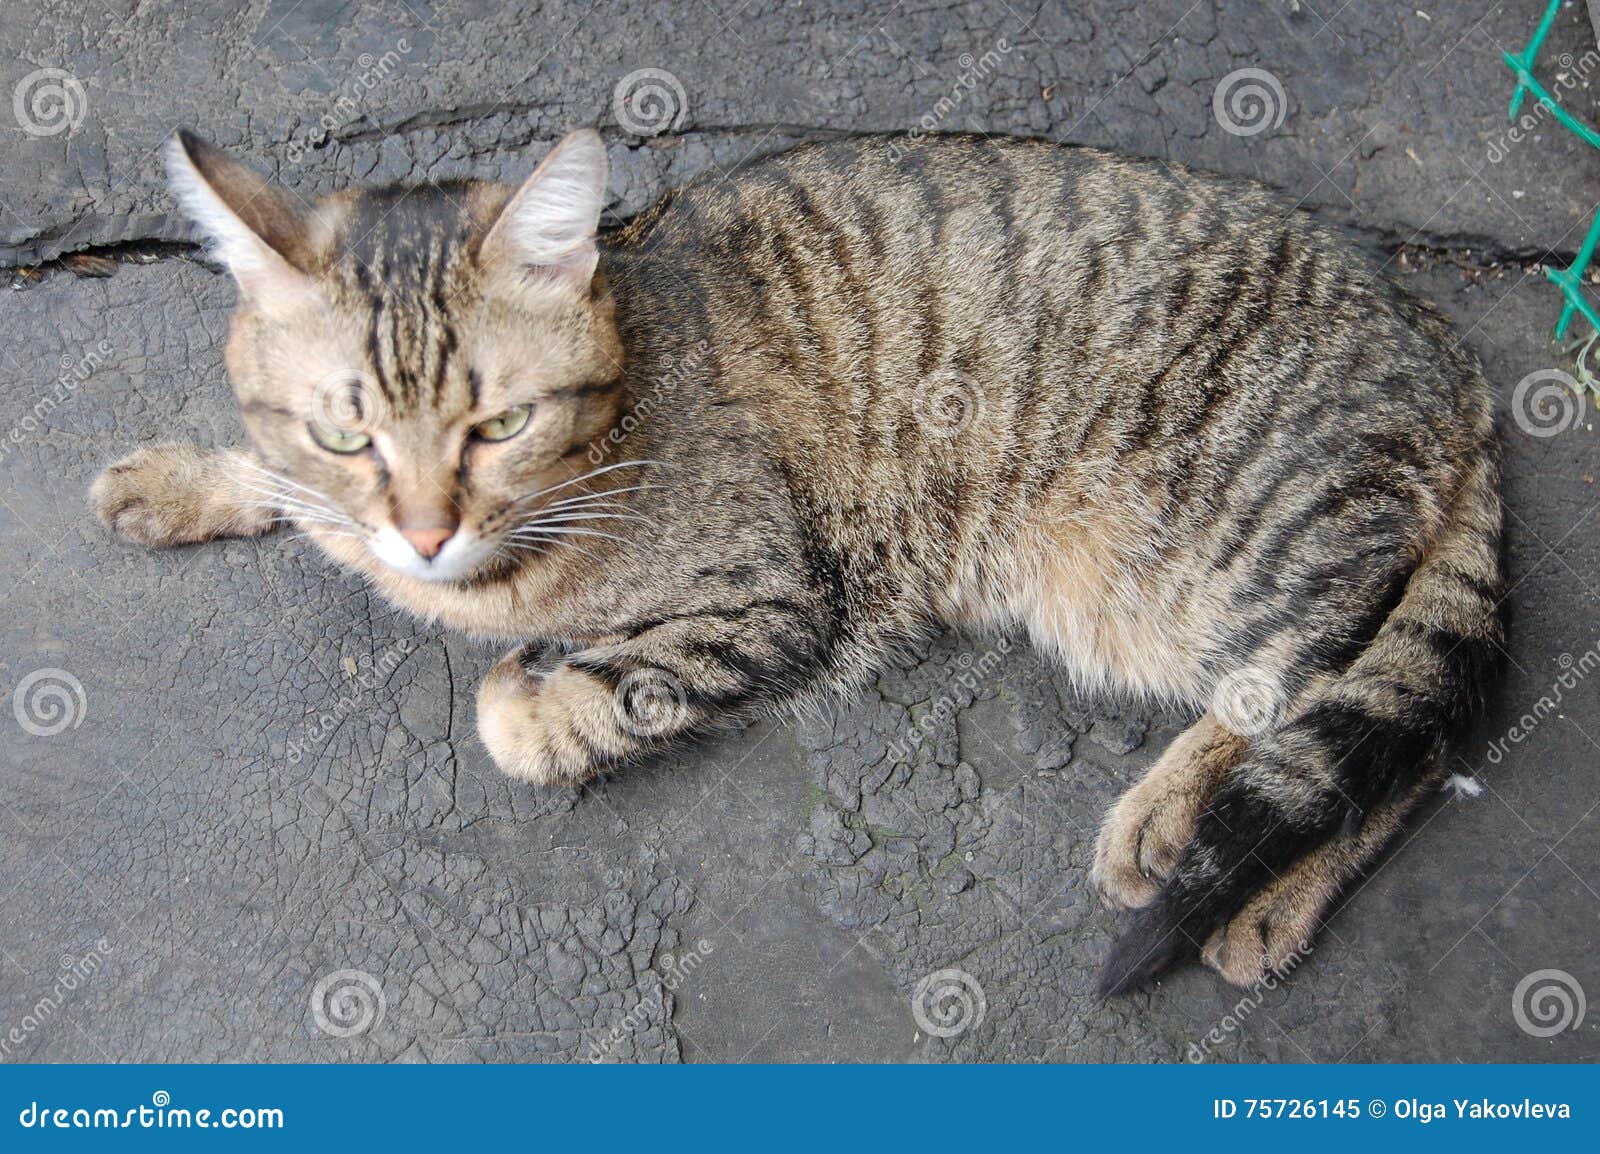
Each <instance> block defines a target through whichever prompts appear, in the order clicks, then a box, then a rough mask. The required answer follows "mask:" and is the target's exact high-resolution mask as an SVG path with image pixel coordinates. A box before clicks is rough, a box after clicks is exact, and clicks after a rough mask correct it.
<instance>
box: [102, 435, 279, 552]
mask: <svg viewBox="0 0 1600 1154" xmlns="http://www.w3.org/2000/svg"><path fill="white" fill-rule="evenodd" d="M276 488H277V487H276V486H275V485H272V484H270V483H269V482H268V478H267V474H265V473H264V472H263V470H262V468H261V466H260V465H259V464H258V463H257V462H256V460H255V457H254V456H253V455H252V454H250V453H249V452H247V451H245V450H243V449H200V448H197V447H195V446H193V445H170V444H169V445H153V446H151V447H150V448H148V449H140V450H139V451H138V452H136V453H130V454H129V455H128V456H126V457H124V458H122V460H120V461H118V462H117V463H116V464H114V465H112V466H110V467H109V468H107V469H106V470H105V471H103V472H102V473H101V474H100V475H99V476H98V477H96V478H95V480H94V484H93V485H92V486H90V488H89V504H90V506H91V507H92V508H93V509H94V512H95V515H96V516H97V517H99V518H100V520H101V521H103V522H105V524H106V525H107V526H109V527H110V528H111V529H113V530H115V531H116V532H117V533H120V534H121V535H122V536H124V537H127V538H128V539H129V540H131V541H137V542H138V543H139V544H141V545H148V546H150V547H151V548H156V549H161V548H166V547H167V546H170V545H188V544H192V543H193V542H196V541H210V540H212V539H213V538H216V537H254V536H256V535H257V534H260V533H265V532H266V531H267V530H268V529H270V528H272V527H273V525H274V524H275V523H276V522H277V521H278V520H280V519H281V517H282V515H283V513H282V510H281V509H279V508H278V507H277V503H276V502H275V501H274V500H273V499H272V494H273V492H275V491H276Z"/></svg>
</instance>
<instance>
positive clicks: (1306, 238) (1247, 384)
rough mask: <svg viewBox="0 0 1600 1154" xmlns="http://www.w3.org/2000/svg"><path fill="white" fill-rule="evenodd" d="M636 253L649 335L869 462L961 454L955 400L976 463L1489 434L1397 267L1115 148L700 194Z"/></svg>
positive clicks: (837, 167)
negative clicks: (1281, 441) (1308, 430)
mask: <svg viewBox="0 0 1600 1154" xmlns="http://www.w3.org/2000/svg"><path fill="white" fill-rule="evenodd" d="M611 251H612V253H613V256H614V258H615V260H616V264H617V268H618V271H619V273H620V275H621V280H622V282H623V283H622V287H623V289H624V291H623V292H621V293H619V300H621V301H622V303H623V314H622V317H621V320H622V322H623V326H624V332H625V335H632V336H634V337H637V338H639V339H640V340H642V341H645V342H647V343H648V342H649V341H651V340H659V339H660V338H661V336H662V334H664V333H666V334H670V339H671V340H672V341H674V342H682V343H687V342H693V341H697V340H704V341H707V342H708V343H709V346H710V347H711V348H712V349H713V350H714V355H715V358H716V361H717V367H718V369H719V372H720V375H721V377H722V379H723V380H724V381H725V382H731V384H729V385H728V387H730V388H732V389H734V390H735V391H737V390H739V389H741V388H745V389H751V390H758V391H762V390H764V391H765V394H766V396H765V399H767V400H771V401H775V403H778V404H780V405H781V404H788V405H790V407H791V408H792V409H793V411H795V412H797V413H798V412H805V413H819V412H820V413H821V414H822V415H823V416H824V417H826V418H827V420H826V421H822V422H816V423H814V425H812V426H803V427H802V428H801V429H800V431H799V432H798V433H797V434H796V435H797V436H803V435H804V430H805V427H812V428H814V429H815V430H826V433H825V434H824V432H821V431H818V432H817V433H816V437H817V438H821V437H822V436H824V435H827V436H832V435H834V434H836V433H838V432H840V431H842V430H848V431H851V432H853V433H854V434H855V438H854V439H855V441H856V442H857V444H858V446H859V447H861V448H863V449H865V448H870V447H879V448H883V447H891V448H895V449H896V450H897V451H899V452H901V454H902V455H904V454H905V453H912V452H916V451H919V450H923V449H931V450H934V451H937V452H941V453H942V452H943V451H944V450H945V446H946V443H947V442H948V440H949V437H948V436H947V435H946V433H947V430H944V429H941V428H937V427H935V428H934V430H933V431H934V433H935V436H936V438H937V440H936V441H935V442H933V443H931V444H924V443H923V441H924V439H925V434H926V433H927V432H928V429H927V426H928V425H929V423H930V420H929V410H930V407H931V409H932V410H933V413H934V416H933V418H932V420H931V423H932V424H933V425H934V426H938V424H939V421H940V419H941V418H940V416H939V412H940V406H942V405H944V404H945V401H946V399H947V398H949V397H950V396H952V395H953V396H954V397H955V398H956V400H957V401H958V402H964V401H968V400H973V401H974V403H972V404H970V405H968V406H967V408H968V409H969V410H970V411H971V412H972V413H975V414H976V416H975V417H973V418H972V419H973V420H975V421H976V427H974V428H973V432H974V433H975V434H984V433H985V432H987V433H988V434H990V435H989V436H988V437H987V438H986V440H987V442H988V445H987V448H985V447H984V446H981V445H980V446H978V447H976V448H975V450H974V451H975V452H979V453H987V451H988V449H995V450H1003V449H1004V446H1005V445H1006V444H1015V443H1016V442H1017V440H1018V439H1019V438H1021V439H1026V440H1029V441H1033V442H1035V443H1036V444H1038V445H1039V447H1040V448H1041V449H1042V448H1043V447H1044V445H1046V444H1048V445H1050V446H1051V447H1052V449H1053V450H1060V449H1062V448H1065V449H1068V450H1071V451H1073V452H1091V451H1097V452H1098V453H1099V455H1102V456H1107V457H1116V456H1120V455H1122V454H1123V453H1125V452H1126V451H1128V450H1129V449H1131V448H1143V449H1147V450H1150V451H1153V452H1166V451H1170V448H1171V446H1173V445H1175V444H1177V443H1179V442H1181V441H1184V440H1185V439H1193V437H1195V436H1196V435H1199V436H1202V437H1208V436H1224V435H1227V434H1226V430H1227V429H1229V428H1230V427H1233V428H1239V427H1262V426H1263V425H1264V424H1266V423H1267V422H1270V421H1274V420H1278V421H1281V420H1282V419H1284V418H1286V417H1287V418H1291V419H1294V420H1296V421H1301V422H1302V423H1303V422H1304V421H1309V420H1310V419H1311V418H1312V417H1315V416H1317V415H1318V414H1320V413H1321V412H1322V411H1323V410H1324V409H1326V408H1328V406H1330V405H1336V406H1339V407H1341V409H1342V410H1343V413H1344V414H1345V415H1342V416H1338V417H1337V422H1338V423H1343V424H1344V425H1346V426H1348V427H1349V429H1350V431H1351V432H1352V433H1355V432H1358V431H1359V428H1360V427H1364V425H1365V424H1367V423H1371V422H1372V421H1379V422H1380V423H1383V424H1385V425H1392V424H1393V423H1394V422H1396V421H1399V422H1402V423H1407V424H1413V425H1416V426H1419V427H1422V428H1435V429H1438V428H1443V427H1448V426H1451V425H1466V426H1468V427H1473V428H1477V427H1480V426H1481V424H1482V418H1483V414H1484V412H1485V411H1486V402H1485V398H1484V392H1483V388H1482V383H1481V379H1480V378H1479V377H1478V376H1477V373H1476V370H1475V368H1474V366H1473V365H1472V364H1471V363H1470V360H1469V359H1468V358H1467V357H1466V355H1465V354H1464V353H1463V352H1461V351H1460V350H1458V349H1457V348H1455V347H1454V342H1453V340H1451V338H1450V334H1449V331H1448V326H1446V325H1445V323H1444V322H1443V321H1442V320H1441V319H1440V318H1439V317H1438V315H1437V314H1436V313H1435V312H1434V311H1433V310H1432V309H1431V308H1429V307H1428V306H1426V305H1423V304H1421V303H1419V302H1417V301H1415V300H1413V299H1412V298H1410V297H1409V296H1407V294H1405V293H1404V292H1403V291H1401V290H1400V289H1399V288H1398V287H1397V286H1396V285H1395V284H1394V282H1393V281H1392V280H1391V279H1389V278H1388V277H1387V276H1386V275H1384V270H1383V267H1382V262H1381V261H1380V260H1379V259H1377V258H1376V257H1375V256H1374V255H1373V254H1371V253H1369V252H1366V251H1363V250H1360V249H1358V248H1356V247H1354V246H1352V245H1351V244H1350V243H1349V242H1348V241H1347V240H1345V239H1344V238H1342V237H1340V236H1338V235H1336V234H1335V233H1333V232H1331V231H1330V230H1328V229H1327V228H1325V227H1323V226H1322V225H1320V224H1318V223H1317V222H1316V221H1315V220H1314V219H1312V218H1311V217H1310V216H1309V215H1308V214H1306V213H1302V212H1297V211H1295V208H1294V206H1293V205H1291V204H1288V203H1286V202H1284V201H1283V200H1282V199H1281V198H1280V197H1278V196H1276V195H1275V194H1273V193H1272V192H1270V191H1269V190H1267V189H1265V188H1263V187H1261V186H1259V185H1255V184H1251V183H1249V182H1240V181H1231V180H1227V179H1224V178H1219V177H1213V176H1209V175H1206V174H1199V173H1193V172H1190V171H1187V170H1184V169H1182V168H1181V167H1178V166H1174V165H1168V164H1165V163H1162V162H1159V161H1146V160H1137V159H1130V158H1125V157H1120V156H1115V155H1112V154H1109V153H1104V152H1100V151H1097V150H1094V149H1086V148H1075V147H1067V146H1062V145H1058V144H1053V143H1050V142H1045V141H1034V140H1022V139H1015V138H984V137H975V136H956V137H943V136H930V137H923V138H912V137H906V136H898V137H897V136H880V137H863V138H855V139H850V140H843V141H837V142H830V143H823V144H813V145H806V146H802V147H800V148H797V149H794V150H791V151H788V152H784V153H779V154H776V155H774V156H770V157H766V158H763V159H761V160H758V161H755V162H752V163H750V164H747V165H744V166H742V167H740V168H737V169H735V170H733V171H732V172H730V173H728V174H726V175H723V174H712V175H710V176H708V177H705V178H702V179H700V180H698V181H696V182H695V183H693V184H691V185H689V186H687V187H685V188H684V189H682V190H680V191H679V192H677V193H676V194H674V195H672V196H671V197H669V198H668V199H667V200H665V201H664V202H663V203H662V204H660V205H658V206H656V207H655V208H654V209H652V210H651V211H650V212H648V213H646V214H645V215H644V216H643V217H641V218H640V219H638V220H636V221H635V222H634V223H633V224H632V225H630V226H629V228H627V229H626V230H624V231H623V233H621V234H620V235H619V236H618V237H617V238H615V240H614V243H613V245H612V250H611ZM630 298H631V301H630ZM630 307H631V309H632V311H631V312H630ZM630 327H631V329H632V333H631V334H630V333H629V330H630ZM929 397H931V398H932V400H931V401H929V399H928V398H929ZM957 418H958V419H964V417H963V415H962V414H957ZM1330 419H1333V418H1330ZM919 422H920V425H919ZM967 428H968V426H966V425H963V426H962V427H961V428H960V429H958V430H957V431H958V432H962V433H965V432H966V431H967ZM969 439H970V438H969Z"/></svg>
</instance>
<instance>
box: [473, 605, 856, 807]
mask: <svg viewBox="0 0 1600 1154" xmlns="http://www.w3.org/2000/svg"><path fill="white" fill-rule="evenodd" d="M819 619H820V615H819V614H818V613H816V612H815V611H808V610H805V609H802V608H801V607H800V602H798V601H786V600H783V599H773V600H771V601H768V602H765V603H762V604H759V605H751V606H738V607H733V608H729V609H721V610H718V611H717V612H716V613H714V614H706V615H703V616H702V615H698V614H693V615H685V616H683V617H679V618H675V619H672V620H671V621H669V623H667V624H664V625H660V626H657V627H655V628H652V629H647V630H644V631H643V632H641V633H639V634H638V635H636V636H634V637H632V638H630V639H628V640H626V641H622V642H618V643H616V644H611V645H604V646H597V647H594V648H589V649H584V650H580V651H578V652H576V653H572V654H569V655H566V656H564V657H561V658H560V659H559V660H557V661H555V662H554V664H553V665H552V663H551V661H550V659H549V657H548V655H547V654H543V653H541V651H540V650H539V649H538V647H532V646H530V647H529V648H527V649H523V650H519V651H517V652H515V653H511V654H509V655H507V656H506V657H505V658H503V659H502V660H501V661H500V663H499V664H498V665H496V666H495V667H494V669H492V670H491V671H490V673H489V676H488V677H487V678H486V679H485V680H484V683H483V686H482V688H481V689H480V690H479V692H478V733H479V735H480V736H481V737H482V738H483V742H484V745H486V746H487V747H488V749H489V755H490V756H491V757H492V758H493V759H494V762H495V764H496V765H498V766H499V767H500V768H501V769H502V770H504V771H505V772H506V773H508V774H510V775H511V776H512V777H516V778H521V779H523V780H526V781H533V782H537V783H540V784H565V785H578V784H581V783H582V782H584V781H586V780H588V779H589V778H591V777H593V776H594V775H595V774H596V773H598V772H599V771H600V770H602V769H605V768H606V767H608V766H611V765H616V764H619V763H621V762H625V761H628V760H630V759H632V758H635V757H638V756H640V755H642V754H644V753H647V752H649V751H650V750H653V749H657V748H660V747H662V746H664V745H666V744H668V743H669V742H671V741H674V740H676V739H678V738H681V737H684V736H687V735H689V734H692V733H697V732H701V731H704V730H707V729H711V728H713V727H715V726H717V725H719V724H727V723H731V722H738V721H745V720H749V719H750V718H752V717H754V716H756V715H758V714H759V713H760V712H761V710H762V709H763V708H764V707H765V706H767V705H768V704H770V703H772V702H773V701H776V700H779V699H782V698H785V697H788V696H790V695H792V694H794V693H795V692H798V691H801V690H803V688H804V687H805V686H806V685H808V684H809V683H811V682H812V681H813V679H814V678H815V677H816V675H817V674H818V671H819V670H820V669H821V667H822V665H823V654H824V651H825V650H824V646H823V644H822V642H821V640H820V638H819V634H818V631H817V626H816V624H815V622H816V621H817V620H819ZM541 666H542V667H541Z"/></svg>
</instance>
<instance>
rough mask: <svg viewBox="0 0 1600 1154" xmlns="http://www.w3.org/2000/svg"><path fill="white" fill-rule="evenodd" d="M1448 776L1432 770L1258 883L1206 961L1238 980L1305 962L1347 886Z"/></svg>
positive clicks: (1243, 982)
mask: <svg viewBox="0 0 1600 1154" xmlns="http://www.w3.org/2000/svg"><path fill="white" fill-rule="evenodd" d="M1442 777H1443V772H1442V771H1438V770H1435V771H1432V772H1430V773H1428V774H1427V775H1426V776H1425V777H1424V778H1423V779H1422V780H1420V781H1418V782H1417V784H1416V785H1414V786H1412V788H1411V790H1410V791H1409V792H1408V793H1407V794H1406V795H1405V796H1404V797H1402V798H1399V799H1397V800H1395V801H1391V802H1388V803H1386V804H1384V805H1382V806H1379V807H1378V808H1377V809H1375V810H1373V812H1372V813H1371V814H1370V815H1369V816H1368V817H1367V819H1366V822H1365V823H1364V824H1363V825H1362V827H1361V829H1360V830H1359V831H1358V832H1357V833H1356V834H1355V835H1354V836H1353V837H1351V838H1349V839H1348V840H1346V839H1336V840H1333V841H1329V842H1324V843H1323V844H1322V845H1321V846H1319V847H1318V848H1316V849H1315V850H1312V851H1311V853H1309V854H1307V855H1306V856H1305V857H1303V858H1301V859H1300V860H1299V861H1297V862H1295V863H1294V864H1293V865H1291V866H1290V867H1289V868H1288V869H1287V870H1284V871H1283V872H1282V873H1280V874H1278V875H1277V876H1276V877H1275V878H1274V879H1273V880H1272V881H1270V882H1268V883H1267V884H1266V885H1265V886H1263V887H1262V888H1261V889H1259V890H1257V891H1256V893H1255V894H1254V895H1253V896H1252V897H1251V898H1250V900H1249V902H1248V903H1246V905H1245V906H1244V908H1243V909H1241V910H1240V911H1239V912H1238V913H1237V914H1235V915H1234V916H1233V918H1232V919H1231V920H1230V921H1229V922H1228V923H1227V924H1226V925H1224V926H1223V927H1222V928H1220V929H1219V930H1217V931H1216V932H1215V933H1213V934H1212V935H1211V938H1210V940H1209V941H1207V942H1206V945H1205V948H1204V949H1203V950H1202V951H1201V954H1200V956H1201V958H1202V959H1203V960H1204V961H1205V963H1206V965H1208V966H1210V967H1211V968H1212V969H1214V970H1216V971H1217V973H1219V974H1221V975H1222V976H1223V977H1224V978H1226V979H1227V980H1228V981H1230V982H1232V983H1233V984H1234V985H1236V986H1248V985H1250V984H1251V983H1252V982H1256V981H1259V980H1260V979H1261V978H1263V977H1265V976H1267V975H1268V974H1271V973H1282V972H1285V971H1287V970H1291V969H1293V968H1294V967H1295V966H1297V965H1299V963H1300V962H1301V961H1303V960H1304V959H1305V956H1306V955H1307V954H1308V953H1310V951H1311V942H1312V939H1313V938H1314V937H1315V936H1316V933H1317V931H1318V930H1319V929H1320V928H1321V926H1322V922H1323V919H1324V917H1325V915H1326V914H1327V912H1328V910H1329V908H1330V907H1332V905H1333V903H1334V901H1335V900H1336V899H1337V898H1338V896H1339V894H1340V892H1341V891H1342V890H1343V889H1344V887H1345V886H1347V885H1348V884H1349V883H1350V882H1351V881H1352V880H1354V879H1355V878H1356V877H1358V876H1360V874H1361V873H1362V871H1363V869H1364V868H1365V867H1366V866H1367V865H1368V863H1369V862H1370V861H1371V860H1372V859H1373V858H1375V857H1376V856H1377V855H1378V853H1379V851H1380V850H1382V848H1383V846H1384V845H1385V843H1387V842H1388V841H1389V840H1390V839H1391V838H1393V837H1394V835H1395V833H1396V831H1398V830H1399V828H1400V826H1401V824H1402V823H1403V822H1404V821H1405V819H1406V817H1407V815H1408V814H1410V812H1411V811H1412V810H1413V809H1415V808H1416V807H1417V805H1418V804H1419V803H1420V802H1421V801H1422V800H1423V799H1424V798H1425V797H1426V796H1427V795H1428V794H1430V793H1432V792H1433V791H1434V790H1435V789H1437V788H1438V786H1439V782H1440V780H1441V778H1442Z"/></svg>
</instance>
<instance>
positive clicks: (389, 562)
mask: <svg viewBox="0 0 1600 1154" xmlns="http://www.w3.org/2000/svg"><path fill="white" fill-rule="evenodd" d="M367 548H368V550H370V551H371V553H372V555H373V556H374V557H376V558H377V559H378V560H379V561H381V562H382V563H383V564H384V565H385V566H386V567H387V568H389V569H392V570H393V571H394V572H396V573H398V574H400V575H401V576H402V577H410V578H411V579H412V580H414V581H435V582H440V583H447V582H457V581H465V580H467V579H468V578H470V577H472V576H474V575H475V574H476V573H477V572H478V571H479V570H480V569H482V568H483V566H484V565H485V564H487V563H488V562H489V560H490V559H491V558H492V557H493V556H494V555H495V552H496V548H495V543H494V542H493V541H491V540H488V539H486V538H484V537H483V536H481V535H480V534H477V533H474V532H472V531H471V530H469V529H461V530H459V531H457V532H455V533H453V534H451V535H450V537H449V538H448V539H446V540H445V541H444V542H443V543H442V544H441V545H439V546H438V547H437V550H436V551H434V552H433V553H432V555H431V556H424V555H423V553H422V552H421V551H419V549H418V548H417V546H416V544H414V543H413V542H412V541H410V540H408V539H407V538H406V536H405V535H403V534H402V533H401V532H400V531H399V530H397V529H395V528H393V527H392V526H387V525H386V526H384V527H383V528H382V529H379V530H378V531H377V532H376V533H374V534H373V535H372V536H371V537H369V538H368V539H367Z"/></svg>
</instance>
